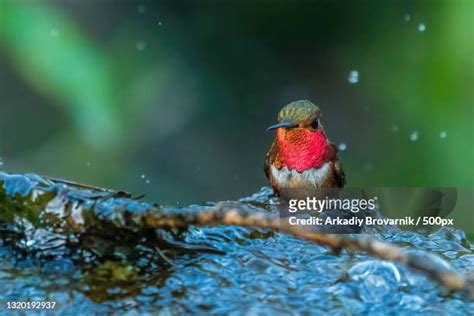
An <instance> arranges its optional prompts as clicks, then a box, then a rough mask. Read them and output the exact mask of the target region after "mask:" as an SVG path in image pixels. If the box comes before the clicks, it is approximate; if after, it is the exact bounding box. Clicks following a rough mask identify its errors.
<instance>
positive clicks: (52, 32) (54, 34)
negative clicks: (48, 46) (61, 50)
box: [49, 28, 59, 37]
mask: <svg viewBox="0 0 474 316" xmlns="http://www.w3.org/2000/svg"><path fill="white" fill-rule="evenodd" d="M49 36H51V37H58V36H59V30H58V29H57V28H52V29H51V30H50V31H49Z"/></svg>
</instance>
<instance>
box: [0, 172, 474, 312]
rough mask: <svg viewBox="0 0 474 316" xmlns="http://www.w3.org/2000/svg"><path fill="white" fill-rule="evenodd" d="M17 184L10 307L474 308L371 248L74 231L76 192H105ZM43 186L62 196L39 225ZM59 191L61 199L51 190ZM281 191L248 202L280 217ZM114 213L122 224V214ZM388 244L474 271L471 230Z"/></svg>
mask: <svg viewBox="0 0 474 316" xmlns="http://www.w3.org/2000/svg"><path fill="white" fill-rule="evenodd" d="M6 177H9V176H6V175H5V174H3V178H2V177H0V180H2V179H3V180H4V182H5V183H4V191H7V195H3V196H0V210H1V211H2V213H3V215H2V217H0V219H1V221H0V223H1V224H2V227H3V229H2V231H1V237H2V238H1V243H0V258H1V264H0V288H1V289H2V292H1V293H0V302H1V303H2V304H4V302H5V301H21V300H48V301H56V302H57V306H56V308H55V310H54V311H55V312H61V313H62V314H71V315H78V314H90V313H110V312H120V313H125V312H128V313H130V314H135V313H159V312H161V313H163V315H167V314H191V313H193V314H194V313H195V314H209V313H212V314H226V315H227V314H229V315H244V314H245V315H295V314H303V315H304V314H312V315H318V314H325V313H329V312H330V313H331V314H336V315H349V314H369V313H370V314H371V315H372V314H373V315H378V314H380V315H385V314H402V315H408V314H413V315H446V314H449V315H469V314H473V313H474V303H473V302H472V301H470V300H468V298H467V297H466V296H465V294H464V293H449V292H448V291H447V290H446V289H444V288H442V287H441V286H439V285H438V284H437V283H435V282H434V281H432V280H431V279H429V278H428V277H427V276H425V275H424V274H422V273H420V272H419V271H415V270H412V269H410V268H407V267H406V266H404V265H402V264H398V263H393V262H389V261H382V260H379V259H376V258H374V257H371V256H368V255H365V254H363V253H359V254H348V253H346V252H344V251H343V252H342V253H340V254H335V253H333V252H332V251H330V250H329V249H328V248H326V247H323V246H319V245H316V244H314V243H310V242H306V241H302V240H299V239H296V238H294V237H292V236H288V235H285V234H280V233H276V232H272V231H265V230H259V229H255V230H252V229H247V228H242V227H227V226H221V227H211V228H197V227H192V228H190V229H189V230H188V231H185V232H169V231H158V230H156V231H155V230H140V229H133V231H125V230H123V229H119V228H116V227H115V226H114V225H113V224H111V225H110V227H105V226H107V225H105V226H104V225H98V226H94V225H96V224H97V223H96V222H94V221H91V222H88V221H87V220H86V221H85V222H84V223H83V226H84V227H88V228H87V231H86V230H84V229H82V228H77V227H76V228H74V227H75V226H74V225H73V224H71V222H68V221H70V219H71V218H75V220H77V221H81V220H83V219H81V218H79V217H78V216H77V214H76V213H77V209H75V208H74V207H73V206H71V205H69V206H68V204H67V203H66V202H67V201H68V199H69V200H70V199H73V198H74V197H75V196H77V200H81V203H82V205H89V206H90V205H93V204H94V203H95V202H96V200H95V199H96V196H94V195H93V194H84V192H86V191H82V190H79V189H77V188H74V187H68V186H67V185H64V186H60V187H58V186H55V185H52V184H51V183H50V182H48V181H43V180H41V179H35V178H32V176H28V177H23V176H19V178H18V179H13V180H12V179H11V178H6ZM38 188H40V189H41V192H43V194H46V195H47V194H51V196H53V195H54V194H56V198H53V199H50V200H49V202H48V203H47V204H46V207H42V208H37V209H36V210H35V212H37V213H36V214H39V215H38V217H37V218H35V217H34V215H31V213H29V211H28V210H29V209H34V208H35V205H41V203H40V202H39V200H40V198H38V197H37V196H36V197H35V196H34V195H32V194H31V192H33V191H34V190H36V189H38ZM49 191H51V192H53V193H44V192H49ZM270 193H271V191H270V190H269V189H268V188H264V189H262V190H261V191H260V192H258V193H256V194H255V195H253V196H251V197H248V198H245V199H242V200H241V202H242V203H248V204H250V205H252V206H253V207H255V208H260V209H261V210H263V211H268V212H272V211H275V209H274V208H275V205H276V204H278V201H277V200H276V199H275V198H272V197H271V196H270V195H271V194H270ZM15 194H17V197H19V196H21V195H23V196H24V199H25V200H24V201H23V200H21V201H20V202H18V201H17V204H16V205H15V204H13V205H12V204H11V203H10V204H8V203H7V202H6V200H5V197H6V196H13V195H15ZM46 195H44V196H46ZM99 195H100V194H99ZM58 196H59V198H58ZM30 199H31V200H32V202H31V201H29V200H30ZM88 199H89V200H88ZM23 202H24V203H23ZM101 203H104V204H103V205H102V208H103V212H106V210H107V209H110V207H111V205H113V206H114V207H116V206H117V205H121V203H123V204H124V205H125V206H126V207H127V208H134V209H135V211H136V212H142V211H143V209H144V208H146V207H149V205H148V204H146V203H140V202H137V201H132V200H129V199H123V198H115V199H108V200H107V199H105V200H103V201H102V202H101ZM212 204H213V203H208V204H206V205H194V206H192V208H194V209H196V208H197V209H199V208H201V207H202V208H203V209H205V208H206V207H208V206H210V205H212ZM75 205H76V208H77V207H79V206H80V205H81V204H75ZM12 209H14V210H15V212H16V213H17V214H19V215H17V216H14V217H11V216H7V215H5V214H10V213H11V210H12ZM106 217H107V218H108V219H111V218H115V219H114V220H117V221H120V219H118V218H117V217H114V215H113V214H108V215H107V216H106ZM112 222H113V221H112ZM377 238H380V239H382V240H385V241H388V242H393V243H397V244H400V245H402V246H406V247H410V248H415V249H420V250H424V251H429V252H433V253H436V254H438V255H440V256H441V257H443V258H444V259H446V260H447V261H448V262H449V263H450V264H451V265H452V266H453V267H454V268H456V269H457V270H458V271H459V272H461V273H463V274H467V273H468V272H469V271H472V270H473V266H474V265H473V263H474V254H473V248H472V246H471V245H470V244H469V242H468V241H467V239H466V237H465V235H464V233H463V232H462V231H458V230H453V229H447V228H444V229H442V230H439V231H437V232H435V233H432V234H430V235H422V234H419V233H415V232H403V233H396V234H383V235H377ZM157 249H158V250H157ZM160 253H161V254H160Z"/></svg>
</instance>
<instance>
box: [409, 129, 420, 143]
mask: <svg viewBox="0 0 474 316" xmlns="http://www.w3.org/2000/svg"><path fill="white" fill-rule="evenodd" d="M418 137H419V133H418V131H413V132H412V133H411V134H410V140H411V141H412V142H416V141H417V140H418Z"/></svg>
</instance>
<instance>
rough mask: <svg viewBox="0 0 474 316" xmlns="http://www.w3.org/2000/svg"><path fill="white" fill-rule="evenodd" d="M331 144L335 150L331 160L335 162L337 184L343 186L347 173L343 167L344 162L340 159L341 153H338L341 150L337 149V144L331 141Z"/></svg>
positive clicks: (339, 186)
mask: <svg viewBox="0 0 474 316" xmlns="http://www.w3.org/2000/svg"><path fill="white" fill-rule="evenodd" d="M329 145H330V146H331V148H332V152H333V157H332V159H331V160H332V162H333V168H332V169H333V170H334V180H335V186H336V187H338V188H342V187H344V185H345V184H346V175H345V174H344V169H342V164H341V162H340V161H339V155H338V154H337V152H338V151H339V150H338V149H337V146H336V144H333V143H329Z"/></svg>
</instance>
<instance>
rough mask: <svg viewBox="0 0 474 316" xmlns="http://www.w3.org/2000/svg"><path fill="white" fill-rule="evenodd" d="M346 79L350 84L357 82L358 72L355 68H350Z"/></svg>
mask: <svg viewBox="0 0 474 316" xmlns="http://www.w3.org/2000/svg"><path fill="white" fill-rule="evenodd" d="M347 81H349V83H351V84H356V83H358V82H359V72H358V71H357V70H351V72H349V76H348V77H347Z"/></svg>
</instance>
